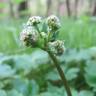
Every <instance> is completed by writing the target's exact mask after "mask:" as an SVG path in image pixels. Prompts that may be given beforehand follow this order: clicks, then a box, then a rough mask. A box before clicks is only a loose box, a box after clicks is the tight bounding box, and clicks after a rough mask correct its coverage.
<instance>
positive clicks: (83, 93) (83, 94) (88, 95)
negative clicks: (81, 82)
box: [79, 90, 94, 96]
mask: <svg viewBox="0 0 96 96" xmlns="http://www.w3.org/2000/svg"><path fill="white" fill-rule="evenodd" d="M79 96H94V93H93V92H91V91H87V90H83V91H81V92H80V93H79Z"/></svg>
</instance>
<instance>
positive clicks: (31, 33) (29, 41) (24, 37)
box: [20, 27, 39, 46]
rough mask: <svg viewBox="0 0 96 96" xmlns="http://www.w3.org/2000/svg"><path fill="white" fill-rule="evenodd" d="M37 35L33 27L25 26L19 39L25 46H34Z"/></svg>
mask: <svg viewBox="0 0 96 96" xmlns="http://www.w3.org/2000/svg"><path fill="white" fill-rule="evenodd" d="M38 36H39V35H38V32H37V31H36V30H35V29H34V28H33V27H26V28H25V29H24V30H23V31H22V32H21V34H20V40H21V41H23V43H24V44H25V45H27V46H34V45H35V43H37V41H38Z"/></svg>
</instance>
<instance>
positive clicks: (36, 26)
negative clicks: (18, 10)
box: [35, 25, 42, 37]
mask: <svg viewBox="0 0 96 96" xmlns="http://www.w3.org/2000/svg"><path fill="white" fill-rule="evenodd" d="M35 28H36V30H37V31H38V33H39V35H40V37H42V35H41V33H40V30H39V28H38V25H35Z"/></svg>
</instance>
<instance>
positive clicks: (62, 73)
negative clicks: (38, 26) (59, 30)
mask: <svg viewBox="0 0 96 96" xmlns="http://www.w3.org/2000/svg"><path fill="white" fill-rule="evenodd" d="M47 52H48V54H49V56H50V57H51V59H52V60H53V62H54V64H55V66H56V68H57V70H58V72H59V75H60V77H61V79H62V82H63V85H64V87H65V89H66V92H67V96H72V94H71V90H70V87H69V85H68V82H67V80H66V77H65V74H64V72H63V70H62V69H61V67H60V65H59V61H58V60H57V58H56V56H55V55H54V54H53V53H52V52H50V51H47Z"/></svg>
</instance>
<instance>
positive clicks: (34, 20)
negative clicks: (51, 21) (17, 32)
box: [27, 16, 42, 26]
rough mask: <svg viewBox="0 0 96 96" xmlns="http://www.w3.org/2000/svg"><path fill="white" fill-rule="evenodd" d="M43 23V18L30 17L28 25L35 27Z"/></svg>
mask: <svg viewBox="0 0 96 96" xmlns="http://www.w3.org/2000/svg"><path fill="white" fill-rule="evenodd" d="M41 21H42V19H41V17H39V16H33V17H30V18H29V20H28V22H27V25H28V26H32V25H33V26H34V25H36V24H39V23H41Z"/></svg>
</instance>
